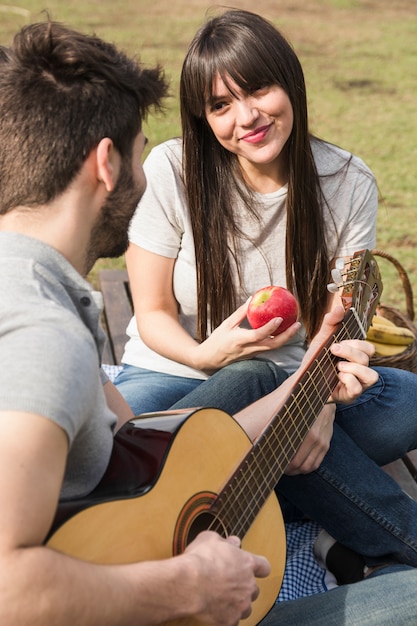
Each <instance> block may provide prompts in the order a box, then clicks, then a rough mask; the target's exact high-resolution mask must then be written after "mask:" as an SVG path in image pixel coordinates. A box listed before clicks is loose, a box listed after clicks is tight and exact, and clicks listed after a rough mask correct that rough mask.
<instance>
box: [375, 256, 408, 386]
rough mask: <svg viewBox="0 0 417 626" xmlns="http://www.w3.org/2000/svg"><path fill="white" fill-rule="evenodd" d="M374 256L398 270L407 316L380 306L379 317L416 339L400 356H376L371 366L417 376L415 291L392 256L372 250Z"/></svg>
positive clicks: (391, 308) (382, 305) (393, 309)
mask: <svg viewBox="0 0 417 626" xmlns="http://www.w3.org/2000/svg"><path fill="white" fill-rule="evenodd" d="M372 254H373V255H374V256H380V257H383V258H384V259H388V261H390V262H391V263H392V264H393V265H394V266H395V268H396V269H397V271H398V273H399V275H400V278H401V283H402V286H403V290H404V295H405V302H406V310H407V315H405V314H404V313H402V312H401V311H399V310H398V309H396V308H394V307H392V306H388V305H385V304H379V305H378V308H377V313H378V315H382V317H386V318H387V319H389V320H390V321H391V322H394V324H395V325H396V326H404V327H406V328H408V329H410V330H411V332H412V333H414V336H415V339H414V341H413V343H412V344H411V345H409V346H408V348H407V350H405V351H404V352H401V353H400V354H395V355H393V356H374V357H372V359H371V365H379V366H384V367H398V368H399V369H402V370H409V371H410V372H414V373H416V374H417V327H416V326H415V325H414V324H413V320H414V304H413V290H412V287H411V283H410V280H409V278H408V275H407V272H406V271H405V269H404V268H403V266H402V265H401V263H399V261H397V259H395V258H394V257H392V256H391V255H390V254H388V253H387V252H383V251H382V250H372Z"/></svg>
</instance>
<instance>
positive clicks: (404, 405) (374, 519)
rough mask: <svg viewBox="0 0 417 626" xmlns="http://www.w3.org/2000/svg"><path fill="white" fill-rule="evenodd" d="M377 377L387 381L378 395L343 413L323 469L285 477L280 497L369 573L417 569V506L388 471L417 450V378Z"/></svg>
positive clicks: (389, 372)
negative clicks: (394, 566) (383, 566)
mask: <svg viewBox="0 0 417 626" xmlns="http://www.w3.org/2000/svg"><path fill="white" fill-rule="evenodd" d="M376 369H377V371H378V373H379V380H378V382H377V383H376V384H375V385H374V386H373V387H372V388H371V389H368V390H367V391H365V392H364V393H363V394H362V395H361V396H360V398H359V399H358V400H357V401H356V402H354V403H353V404H350V405H340V406H338V407H337V411H336V419H335V424H334V432H333V437H332V441H331V444H330V449H329V451H328V453H327V454H326V456H325V458H324V459H323V462H322V464H321V466H320V467H319V469H318V470H317V471H315V472H312V473H310V474H306V475H299V476H283V477H282V478H281V480H280V481H279V483H278V485H277V488H276V492H277V495H278V497H279V499H280V502H281V506H282V508H283V511H284V516H285V518H286V519H287V520H289V519H291V514H290V511H292V512H293V511H294V510H297V509H298V510H299V511H302V512H303V514H304V515H305V516H307V517H310V518H311V519H314V520H315V521H317V522H319V524H321V526H323V528H325V529H326V530H327V532H328V533H329V534H330V535H332V536H333V537H334V538H335V539H337V541H339V542H340V543H342V544H344V545H345V546H347V547H349V548H351V549H352V550H355V551H356V552H359V553H360V554H362V555H363V556H364V557H365V562H366V564H367V565H377V564H380V563H385V562H399V563H406V564H409V565H412V566H414V567H416V566H417V503H416V502H415V501H414V500H412V499H411V498H410V497H409V496H408V495H407V494H405V493H404V492H403V491H402V490H401V488H400V487H399V485H398V483H397V482H396V481H395V480H393V479H392V478H391V477H390V476H388V474H387V473H386V472H384V471H383V470H381V469H380V466H381V465H385V464H386V463H390V462H391V461H393V460H395V459H398V458H400V457H402V456H403V455H404V454H405V453H406V452H408V451H409V450H412V449H414V448H417V375H416V374H412V373H410V372H406V371H403V370H397V369H393V368H376ZM288 503H290V504H291V505H292V507H293V508H291V507H288ZM294 507H295V509H294ZM292 519H294V517H292Z"/></svg>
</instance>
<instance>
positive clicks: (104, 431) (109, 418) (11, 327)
mask: <svg viewBox="0 0 417 626" xmlns="http://www.w3.org/2000/svg"><path fill="white" fill-rule="evenodd" d="M103 339H104V337H103V331H102V329H101V327H100V310H99V308H98V307H97V305H96V303H95V301H94V294H93V292H92V289H91V287H90V285H89V284H88V283H87V282H86V281H85V280H84V279H83V278H82V277H81V276H80V275H79V274H78V273H77V272H76V271H75V269H74V268H73V267H72V265H70V263H68V261H67V260H66V259H65V258H64V257H63V256H61V254H59V253H58V252H57V251H56V250H54V249H53V248H51V247H49V246H47V245H45V244H43V243H42V242H40V241H38V240H36V239H32V238H29V237H26V236H23V235H19V234H16V233H8V232H1V233H0V355H1V366H2V367H1V374H0V410H6V411H8V410H11V411H13V410H14V411H25V412H30V413H36V414H39V415H43V416H44V417H46V418H48V419H50V420H52V421H53V422H55V423H57V424H59V426H61V427H62V428H63V429H64V431H65V432H66V434H67V436H68V441H69V455H68V461H67V467H66V472H65V479H64V484H63V488H62V493H61V497H62V499H67V498H71V497H76V496H81V495H85V494H87V493H89V492H90V491H91V490H92V489H93V488H94V487H95V486H96V485H97V483H98V482H99V481H100V479H101V477H102V476H103V474H104V471H105V469H106V467H107V464H108V461H109V458H110V454H111V450H112V446H113V429H114V427H115V424H116V416H115V415H114V413H113V412H112V411H110V409H109V408H108V406H107V403H106V400H105V396H104V392H103V381H104V380H106V378H105V376H104V377H103V376H102V375H101V370H100V354H101V349H102V345H103Z"/></svg>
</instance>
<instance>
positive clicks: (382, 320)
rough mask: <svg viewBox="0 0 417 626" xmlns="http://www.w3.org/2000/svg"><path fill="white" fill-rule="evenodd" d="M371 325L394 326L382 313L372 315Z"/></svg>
mask: <svg viewBox="0 0 417 626" xmlns="http://www.w3.org/2000/svg"><path fill="white" fill-rule="evenodd" d="M372 326H390V327H392V326H394V328H395V324H394V322H391V320H389V319H388V318H387V317H383V316H382V315H374V316H373V318H372Z"/></svg>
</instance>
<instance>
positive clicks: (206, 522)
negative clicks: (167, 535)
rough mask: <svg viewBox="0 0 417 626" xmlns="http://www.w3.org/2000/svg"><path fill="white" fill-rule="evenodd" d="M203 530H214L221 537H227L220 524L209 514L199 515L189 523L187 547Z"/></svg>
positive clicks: (224, 529)
mask: <svg viewBox="0 0 417 626" xmlns="http://www.w3.org/2000/svg"><path fill="white" fill-rule="evenodd" d="M203 530H214V531H215V532H216V533H218V534H219V535H221V536H222V537H227V534H228V533H227V530H226V528H225V527H224V525H223V524H222V522H221V521H220V520H219V519H217V518H215V517H214V516H213V515H211V514H210V513H201V514H200V515H198V516H197V517H196V519H194V520H193V522H192V523H191V525H190V527H189V530H188V533H187V545H188V544H189V543H191V542H192V541H193V540H194V539H195V538H196V537H197V535H198V534H199V533H201V532H202V531H203Z"/></svg>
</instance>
